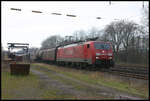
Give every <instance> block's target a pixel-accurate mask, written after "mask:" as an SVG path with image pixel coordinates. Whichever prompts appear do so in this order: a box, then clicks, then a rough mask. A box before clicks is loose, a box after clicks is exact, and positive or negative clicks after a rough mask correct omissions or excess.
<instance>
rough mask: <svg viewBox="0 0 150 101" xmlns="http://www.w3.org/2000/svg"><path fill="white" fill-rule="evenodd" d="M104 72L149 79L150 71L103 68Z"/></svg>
mask: <svg viewBox="0 0 150 101" xmlns="http://www.w3.org/2000/svg"><path fill="white" fill-rule="evenodd" d="M101 71H103V72H109V73H111V74H116V75H119V76H125V77H131V78H136V79H143V80H149V71H148V70H146V69H132V68H123V67H120V68H119V67H117V68H110V69H109V70H106V69H101Z"/></svg>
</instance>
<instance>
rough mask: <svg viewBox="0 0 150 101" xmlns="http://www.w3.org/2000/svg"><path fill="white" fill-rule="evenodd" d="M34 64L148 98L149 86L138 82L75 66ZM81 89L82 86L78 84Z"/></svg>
mask: <svg viewBox="0 0 150 101" xmlns="http://www.w3.org/2000/svg"><path fill="white" fill-rule="evenodd" d="M32 66H37V67H42V68H47V69H50V70H53V71H56V72H58V73H62V74H64V75H67V76H69V77H72V78H75V79H78V80H80V81H84V82H86V83H89V84H96V85H103V86H107V87H112V88H115V89H118V90H120V91H124V92H128V93H132V94H135V95H139V96H141V97H144V98H148V95H149V90H148V86H146V85H145V86H143V85H142V86H136V84H132V85H131V84H130V83H127V82H123V81H120V80H117V79H113V78H105V77H104V76H103V74H102V73H100V72H96V71H92V72H89V71H84V70H75V69H73V68H64V67H57V66H54V65H53V66H52V65H51V66H50V65H47V64H32ZM60 68H61V69H60ZM77 87H78V88H79V89H80V88H81V87H80V86H77Z"/></svg>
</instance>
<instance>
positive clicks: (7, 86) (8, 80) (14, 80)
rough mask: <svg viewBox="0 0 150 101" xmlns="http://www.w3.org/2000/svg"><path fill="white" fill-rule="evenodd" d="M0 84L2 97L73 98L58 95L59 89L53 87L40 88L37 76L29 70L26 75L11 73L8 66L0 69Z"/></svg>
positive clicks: (71, 97)
mask: <svg viewBox="0 0 150 101" xmlns="http://www.w3.org/2000/svg"><path fill="white" fill-rule="evenodd" d="M7 66H8V65H7ZM1 85H2V86H1V87H2V88H1V90H2V91H1V92H2V99H65V98H70V99H75V97H74V96H70V95H69V96H68V95H60V94H59V95H58V94H57V92H60V90H58V89H55V88H52V89H51V90H48V89H45V88H43V87H42V88H41V85H40V83H39V78H38V77H37V76H36V75H34V74H32V73H31V72H30V74H29V75H27V76H23V75H11V74H10V70H9V68H8V67H3V69H2V71H1Z"/></svg>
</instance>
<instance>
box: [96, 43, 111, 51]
mask: <svg viewBox="0 0 150 101" xmlns="http://www.w3.org/2000/svg"><path fill="white" fill-rule="evenodd" d="M94 47H95V48H96V49H106V50H108V49H110V45H109V44H106V43H98V42H95V43H94Z"/></svg>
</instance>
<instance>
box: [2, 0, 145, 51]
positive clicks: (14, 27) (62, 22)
mask: <svg viewBox="0 0 150 101" xmlns="http://www.w3.org/2000/svg"><path fill="white" fill-rule="evenodd" d="M147 4H148V2H146V1H145V2H144V5H147ZM142 5H143V2H142V1H134V2H129V1H126V2H122V1H120V2H115V1H112V2H111V5H109V1H107V2H104V1H103V2H100V1H99V2H98V1H95V2H89V1H88V2H87V1H86V2H85V1H84V2H83V1H82V2H75V1H74V2H73V1H71V2H65V1H62V2H58V1H55V2H54V1H53V2H42V1H41V2H40V1H39V2H35V1H34V2H29V1H28V2H27V1H26V2H25V1H24V2H23V1H22V2H21V1H20V2H18V1H13V2H4V1H3V2H1V7H2V15H1V16H2V17H1V21H2V23H1V25H2V26H1V27H2V34H1V36H2V37H1V38H2V40H1V41H2V46H3V47H4V49H6V48H7V43H8V42H17V43H29V44H30V47H40V46H41V42H42V41H43V40H44V39H46V38H47V37H49V36H51V35H56V34H57V35H61V36H66V35H71V34H72V33H73V32H74V31H75V30H80V29H83V30H85V31H87V30H89V29H90V28H92V27H96V28H98V29H102V28H104V27H105V25H107V24H109V23H110V22H111V21H114V19H129V20H133V21H135V22H136V23H139V24H140V20H141V17H142V13H141V12H142ZM10 8H20V9H21V10H22V11H13V10H10ZM32 10H38V11H42V12H43V13H32V12H31V11H32ZM55 12H57V13H61V14H62V15H52V14H51V13H55ZM66 14H73V15H77V17H75V18H74V17H67V16H66ZM96 17H101V18H102V19H100V20H98V19H96Z"/></svg>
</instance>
